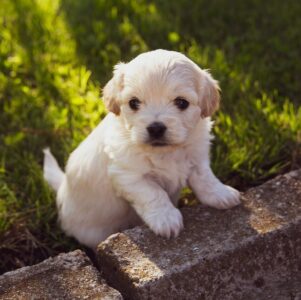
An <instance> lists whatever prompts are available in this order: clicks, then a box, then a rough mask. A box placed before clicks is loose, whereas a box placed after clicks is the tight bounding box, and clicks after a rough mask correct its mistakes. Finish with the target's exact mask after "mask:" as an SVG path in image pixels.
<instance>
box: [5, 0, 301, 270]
mask: <svg viewBox="0 0 301 300" xmlns="http://www.w3.org/2000/svg"><path fill="white" fill-rule="evenodd" d="M300 15H301V3H300V2H299V1H294V0H288V1H280V0H270V1H259V0H246V1H239V0H234V1H225V0H212V1H204V0H200V1H185V0H176V1H164V0H153V1H146V0H138V1H134V0H115V1H105V0H85V1H80V0H1V2H0V256H1V261H0V272H4V271H7V270H10V269H13V268H16V267H20V266H23V265H27V264H33V263H36V262H38V261H40V260H42V259H44V258H46V257H48V256H49V255H55V254H56V253H58V252H60V251H68V250H71V249H73V248H75V247H79V245H77V244H76V242H74V241H73V240H72V239H69V238H66V237H65V236H64V234H63V233H62V232H61V231H60V230H59V228H58V226H57V224H56V209H55V201H54V197H55V196H54V194H53V193H52V191H50V189H49V188H48V186H47V185H46V184H45V182H44V180H43V177H42V168H41V166H42V149H43V148H44V147H46V146H49V147H51V149H52V150H53V152H54V154H55V155H56V156H57V157H58V159H59V161H60V163H61V165H63V164H64V163H65V161H66V159H67V157H68V154H69V153H70V151H72V149H74V148H75V147H76V145H77V144H78V143H79V142H80V141H81V140H82V139H83V138H84V137H85V136H86V135H87V134H88V133H89V132H90V130H91V128H93V127H94V126H95V125H96V124H97V123H98V122H99V121H100V120H101V119H102V118H103V117H104V115H105V110H104V106H103V105H102V103H101V101H100V98H101V94H100V91H101V87H103V86H104V84H105V83H106V81H107V80H108V79H109V78H110V76H111V74H112V66H113V65H114V64H116V63H117V62H119V61H128V60H130V59H131V58H133V57H134V56H136V55H138V54H139V53H141V52H144V51H148V50H152V49H156V48H165V49H172V50H177V51H181V52H183V53H185V54H186V55H188V56H189V57H190V58H191V59H193V60H194V61H195V62H196V63H197V64H198V65H199V66H201V67H202V68H208V69H210V70H211V72H212V74H213V76H214V77H215V78H216V79H218V80H219V82H220V85H221V88H222V99H223V100H222V106H221V110H220V111H219V112H218V113H217V114H216V115H215V116H214V119H215V127H214V133H215V135H216V138H215V140H214V142H213V148H212V166H213V169H214V171H215V172H216V174H217V175H218V176H219V177H220V178H221V179H222V180H223V181H224V182H227V183H229V184H232V185H234V186H236V187H238V188H240V189H245V188H247V187H250V186H253V185H256V184H260V183H262V182H263V181H264V180H266V179H268V178H270V177H271V176H275V175H276V174H279V173H282V172H284V171H287V170H290V169H293V168H298V167H300V165H301V150H300V144H301V108H300V103H301V99H300V94H301V85H300V81H301V75H300V74H301V61H300V57H301V31H300V28H301V18H300Z"/></svg>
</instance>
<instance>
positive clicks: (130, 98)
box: [44, 50, 240, 248]
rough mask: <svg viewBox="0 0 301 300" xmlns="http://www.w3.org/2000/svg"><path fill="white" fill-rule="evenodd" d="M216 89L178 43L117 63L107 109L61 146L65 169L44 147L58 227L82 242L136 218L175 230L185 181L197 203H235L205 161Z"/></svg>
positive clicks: (160, 229)
mask: <svg viewBox="0 0 301 300" xmlns="http://www.w3.org/2000/svg"><path fill="white" fill-rule="evenodd" d="M219 98H220V96H219V87H218V84H217V82H216V81H215V80H214V79H213V78H212V77H211V75H210V74H209V73H208V72H207V71H205V70H202V69H200V68H199V67H198V66H197V65H196V64H195V63H193V62H192V61H191V60H190V59H188V58H187V57H186V56H184V55H183V54H180V53H178V52H173V51H166V50H156V51H151V52H147V53H144V54H141V55H139V56H138V57H136V58H135V59H133V60H132V61H130V62H129V63H126V64H125V63H120V64H118V65H116V66H115V68H114V75H113V78H112V79H111V80H110V81H109V82H108V83H107V85H106V86H105V88H104V90H103V101H104V103H105V105H106V107H107V109H108V110H109V111H110V112H109V113H108V115H107V116H106V117H105V118H104V120H103V121H102V122H101V123H100V124H99V125H98V126H97V127H96V128H95V129H94V130H93V131H92V133H91V134H90V135H89V136H88V137H87V138H86V139H85V140H84V141H83V142H82V143H81V144H80V145H79V146H78V148H77V149H75V151H74V152H73V153H72V154H71V155H70V158H69V160H68V163H67V167H66V173H63V171H62V170H61V169H60V168H59V166H58V164H57V162H56V161H55V159H54V157H53V156H52V155H51V153H50V152H49V150H46V151H45V162H44V176H45V178H46V180H47V181H48V182H49V184H50V185H51V186H52V187H53V188H54V189H55V190H56V191H57V206H58V209H59V219H60V222H61V226H62V228H63V230H64V231H65V232H66V233H67V234H68V235H71V236H74V237H75V238H76V239H77V240H78V241H79V242H81V243H82V244H85V245H87V246H89V247H91V248H95V247H96V246H97V244H98V243H99V242H100V241H102V240H104V239H105V238H106V237H108V236H109V235H110V234H112V233H115V232H117V231H120V230H123V229H126V228H129V227H131V226H134V225H137V224H139V223H140V222H141V221H143V222H144V223H146V224H147V225H148V226H149V227H150V228H151V229H152V230H153V231H154V232H155V233H156V234H158V235H161V236H164V237H167V238H169V237H171V236H178V234H179V232H180V231H181V229H182V228H183V220H182V215H181V212H180V211H179V210H178V209H177V201H178V198H179V193H180V191H181V189H182V188H183V187H185V186H189V187H190V188H191V189H192V190H193V192H194V193H195V195H196V197H197V198H198V199H199V200H200V201H201V202H202V203H204V204H206V205H209V206H212V207H215V208H218V209H226V208H230V207H232V206H235V205H237V204H239V203H240V201H239V192H238V191H236V190H235V189H233V188H232V187H230V186H227V185H224V184H222V183H221V182H220V181H219V180H218V179H217V178H216V177H215V175H214V174H213V173H212V171H211V168H210V160H209V148H210V139H211V135H210V129H211V121H210V116H211V115H212V113H213V112H214V111H215V110H216V109H217V108H218V104H219Z"/></svg>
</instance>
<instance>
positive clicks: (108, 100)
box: [102, 63, 125, 115]
mask: <svg viewBox="0 0 301 300" xmlns="http://www.w3.org/2000/svg"><path fill="white" fill-rule="evenodd" d="M124 67H125V64H124V63H119V64H117V65H116V66H115V67H114V72H113V78H112V79H111V80H110V81H109V82H108V83H107V84H106V85H105V87H104V88H103V91H102V94H103V102H104V104H105V106H106V108H107V109H108V110H109V111H111V112H113V113H114V114H116V115H119V113H120V105H119V99H120V93H121V91H122V89H123V81H124Z"/></svg>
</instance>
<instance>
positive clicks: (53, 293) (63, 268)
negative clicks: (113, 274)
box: [0, 250, 122, 300]
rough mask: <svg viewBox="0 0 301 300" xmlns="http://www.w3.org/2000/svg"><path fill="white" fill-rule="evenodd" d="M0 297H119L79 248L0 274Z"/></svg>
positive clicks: (109, 299) (6, 298)
mask: <svg viewBox="0 0 301 300" xmlns="http://www.w3.org/2000/svg"><path fill="white" fill-rule="evenodd" d="M0 299H1V300H2V299H3V300H4V299H5V300H8V299H11V300H16V299H51V300H53V299H70V300H71V299H72V300H73V299H74V300H75V299H105V300H111V299H122V296H121V295H120V293H119V292H118V291H116V290H114V289H113V288H111V287H109V286H108V285H107V284H106V283H105V281H104V280H103V279H102V278H101V277H100V274H99V273H98V271H97V270H96V268H95V267H94V266H92V264H91V261H90V259H89V258H88V257H87V256H86V255H85V254H84V253H83V252H82V251H80V250H76V251H74V252H70V253H65V254H60V255H58V256H56V257H54V258H49V259H47V260H45V261H43V262H41V263H39V264H37V265H34V266H30V267H24V268H21V269H18V270H16V271H12V272H8V273H5V274H4V275H2V276H0Z"/></svg>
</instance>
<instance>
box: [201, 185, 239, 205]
mask: <svg viewBox="0 0 301 300" xmlns="http://www.w3.org/2000/svg"><path fill="white" fill-rule="evenodd" d="M239 197H240V194H239V191H237V190H236V189H234V188H232V187H231V186H228V185H224V184H222V183H220V184H219V185H218V186H215V187H214V188H213V189H212V190H211V191H210V192H207V193H206V194H205V195H204V197H203V198H202V202H203V203H204V204H207V205H208V206H212V207H215V208H218V209H227V208H231V207H234V206H236V205H238V204H240V200H239Z"/></svg>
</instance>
